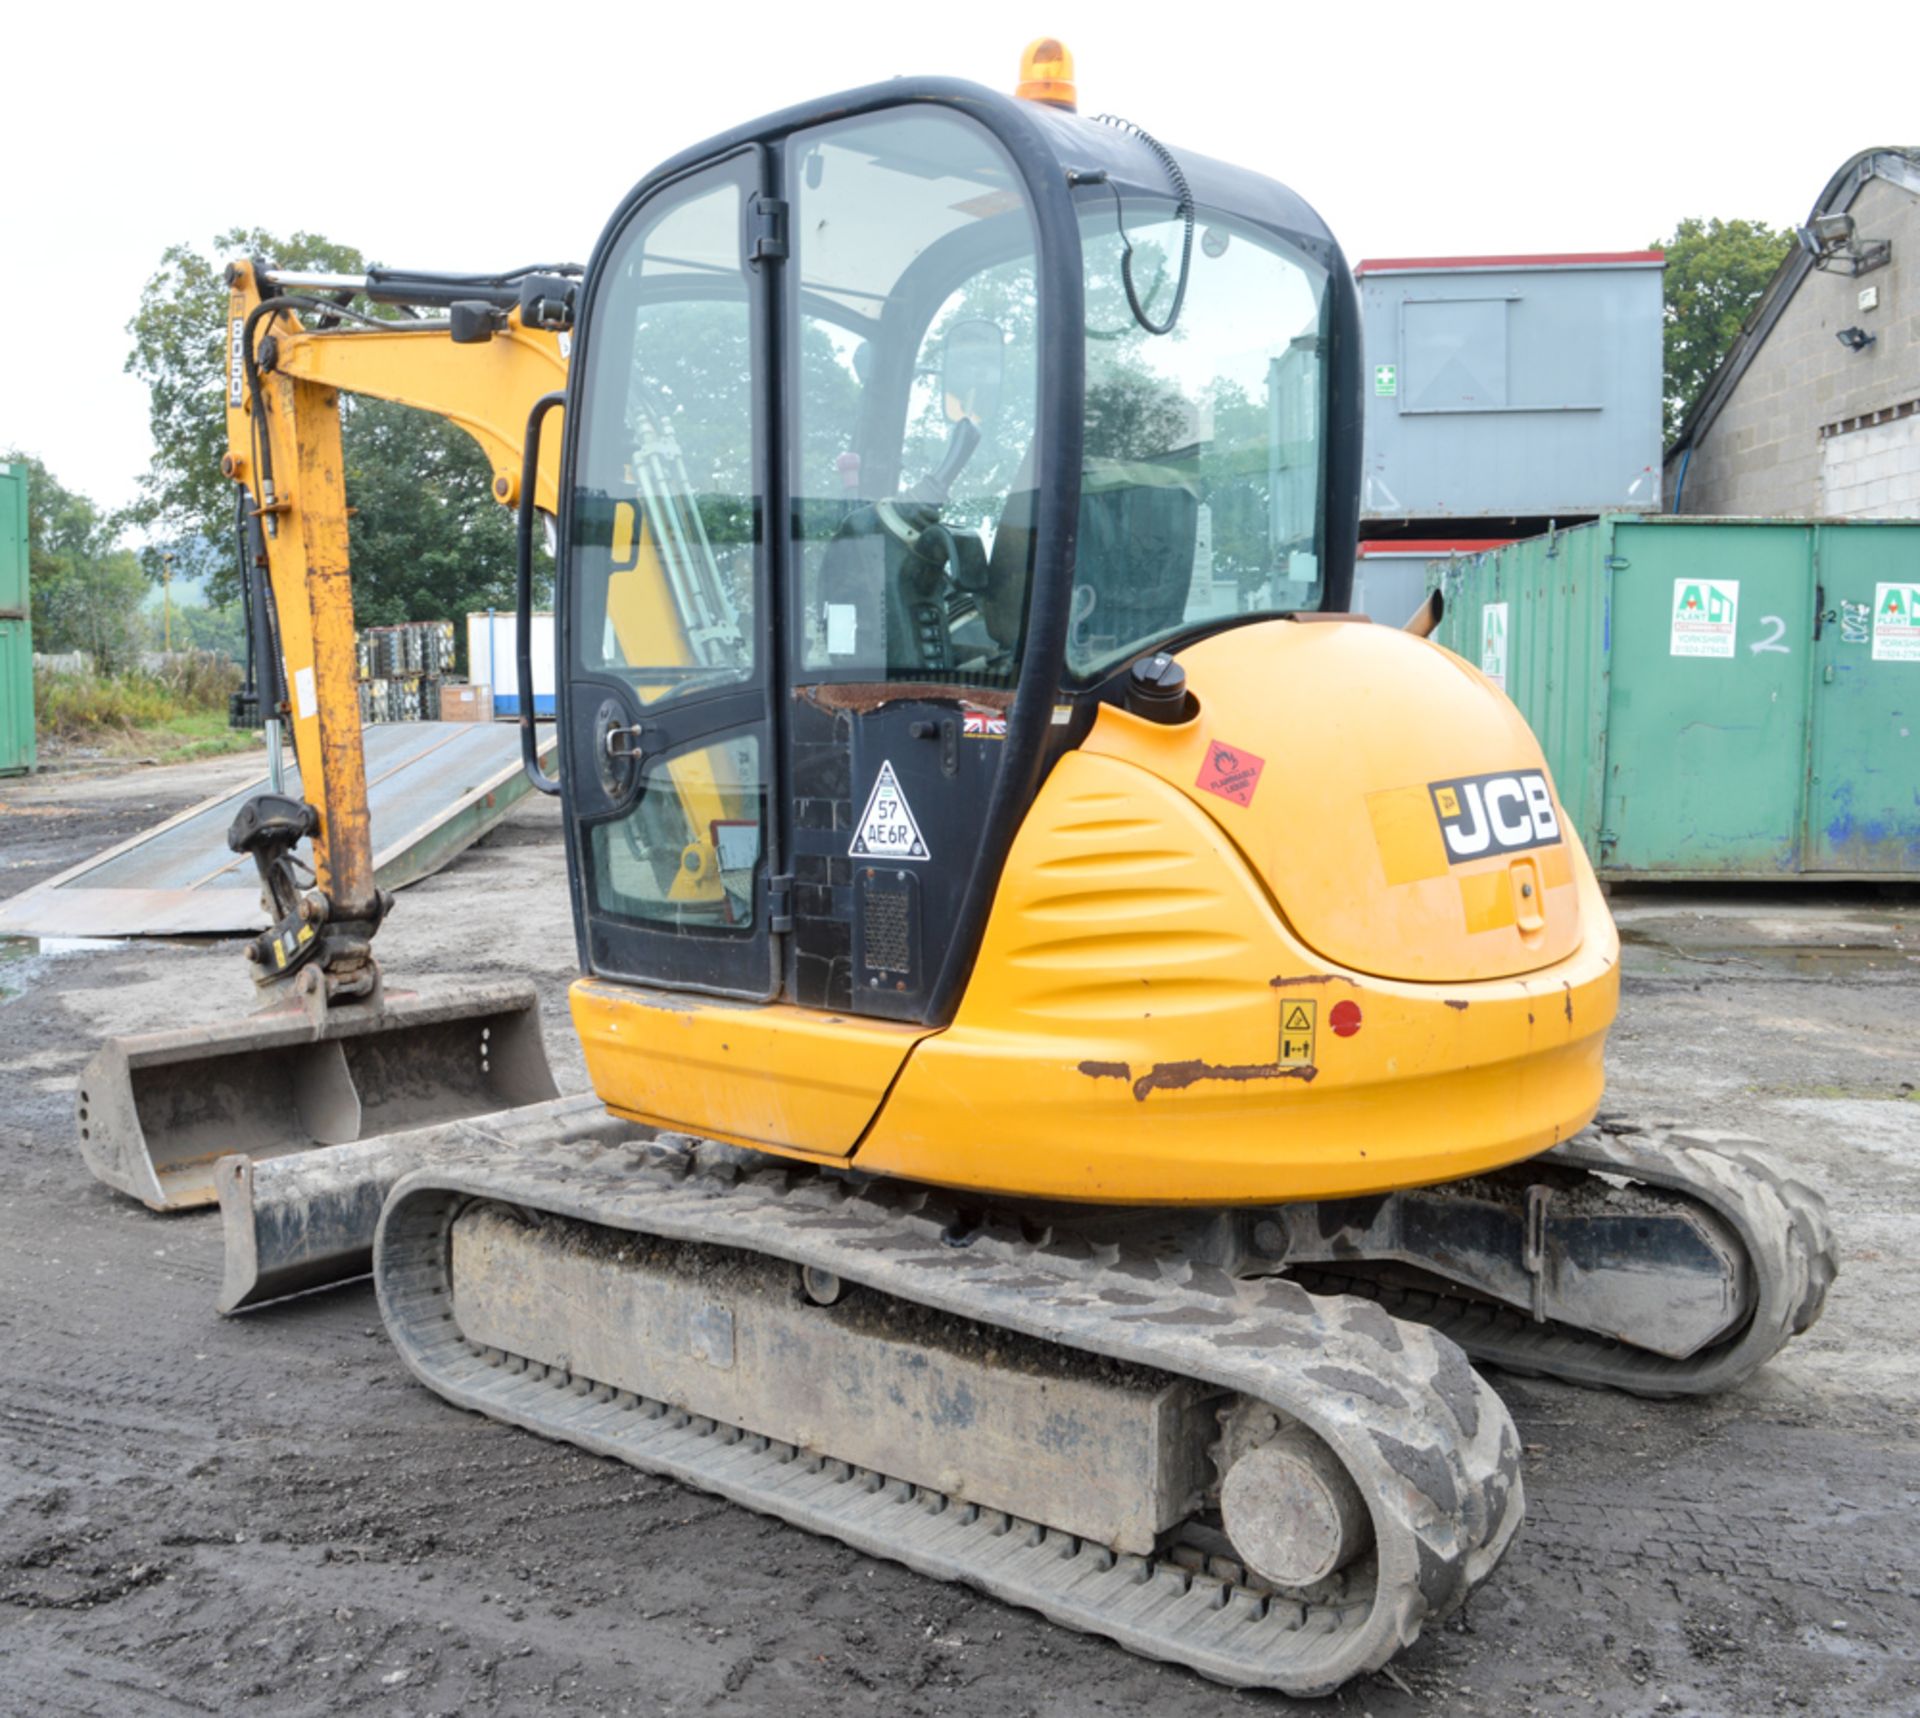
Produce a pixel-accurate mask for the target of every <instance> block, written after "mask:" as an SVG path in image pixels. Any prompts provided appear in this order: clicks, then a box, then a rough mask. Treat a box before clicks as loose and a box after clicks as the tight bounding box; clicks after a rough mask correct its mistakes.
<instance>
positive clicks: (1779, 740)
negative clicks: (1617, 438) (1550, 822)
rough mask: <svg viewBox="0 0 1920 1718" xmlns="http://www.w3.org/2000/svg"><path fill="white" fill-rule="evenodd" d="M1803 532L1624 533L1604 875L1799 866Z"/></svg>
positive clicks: (1682, 528) (1734, 528)
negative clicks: (1605, 873)
mask: <svg viewBox="0 0 1920 1718" xmlns="http://www.w3.org/2000/svg"><path fill="white" fill-rule="evenodd" d="M1810 542H1811V528H1810V527H1806V526H1799V525H1779V524H1754V525H1746V524H1740V525H1723V524H1698V525H1696V524H1692V523H1690V522H1684V521H1681V520H1660V521H1653V520H1649V521H1646V522H1644V523H1631V524H1630V523H1624V522H1623V523H1622V524H1621V525H1620V526H1619V528H1618V529H1617V530H1616V532H1615V534H1614V562H1613V569H1612V570H1613V575H1614V577H1613V587H1612V588H1613V613H1612V617H1611V627H1612V640H1611V651H1610V659H1611V664H1612V693H1611V698H1610V701H1609V721H1608V733H1607V765H1606V769H1607V781H1606V789H1607V792H1606V814H1605V819H1604V824H1603V827H1602V829H1601V835H1600V853H1599V854H1598V856H1597V857H1598V861H1599V864H1600V867H1601V869H1602V870H1604V871H1606V872H1608V873H1609V874H1611V875H1616V876H1621V875H1641V876H1657V875H1661V874H1666V875H1671V876H1713V875H1718V874H1724V875H1756V876H1766V875H1769V874H1781V875H1790V874H1792V873H1794V872H1796V871H1797V870H1798V869H1799V864H1800V828H1801V808H1802V804H1803V798H1804V790H1805V784H1806V770H1807V761H1806V759H1807V753H1806V721H1807V682H1808V678H1809V662H1808V655H1807V652H1808V650H1809V648H1810V641H1811V637H1812V631H1813V602H1812V596H1813V591H1812V585H1813V579H1812V573H1811V568H1810V565H1809V560H1810Z"/></svg>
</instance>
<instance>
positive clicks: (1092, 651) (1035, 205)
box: [560, 82, 1360, 1027]
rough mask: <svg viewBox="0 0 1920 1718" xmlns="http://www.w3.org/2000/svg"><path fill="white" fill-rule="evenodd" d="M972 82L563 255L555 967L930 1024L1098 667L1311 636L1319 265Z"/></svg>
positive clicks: (695, 177) (1332, 406)
mask: <svg viewBox="0 0 1920 1718" xmlns="http://www.w3.org/2000/svg"><path fill="white" fill-rule="evenodd" d="M981 93H982V92H978V91H973V90H969V89H966V88H965V87H964V86H955V85H950V84H944V83H939V82H928V83H918V84H908V85H888V86H886V87H885V89H884V90H883V91H877V92H873V94H872V95H871V96H870V97H869V98H867V99H865V100H861V99H858V98H856V100H855V101H854V102H852V103H833V104H830V105H829V104H823V105H822V107H821V109H820V110H818V111H808V110H799V111H795V112H791V113H788V114H786V115H782V116H780V117H779V118H777V119H776V120H774V121H772V122H770V123H769V125H767V126H765V127H762V128H758V129H756V131H755V132H754V133H753V135H751V136H741V137H738V138H731V139H727V140H722V142H721V143H720V144H718V145H717V146H715V147H714V148H713V149H712V150H711V151H710V152H705V153H704V154H703V157H702V158H700V159H695V160H687V159H683V160H681V161H679V162H676V163H673V164H671V165H670V166H669V167H667V168H666V169H663V171H662V172H661V173H660V174H659V175H656V176H655V177H654V178H653V179H651V180H650V181H649V182H648V183H647V184H645V185H643V186H642V187H641V188H640V190H639V191H638V192H637V193H636V195H635V196H634V198H633V199H632V200H631V201H630V203H629V204H628V205H627V207H626V208H625V209H623V210H622V211H621V213H620V214H619V215H618V216H617V217H616V219H615V221H614V222H613V224H612V226H611V227H610V229H609V231H608V234H607V237H606V238H605V239H604V240H603V242H602V244H601V247H600V249H599V252H598V254H597V255H596V257H595V260H594V263H593V265H592V267H591V269H590V271H589V276H588V280H587V283H586V286H585V288H584V290H583V293H582V302H581V306H580V310H579V323H580V325H579V328H578V331H577V335H576V342H577V344H576V351H575V358H574V380H573V393H572V395H571V396H570V404H571V407H572V409H571V410H570V412H569V414H568V422H567V428H566V436H567V442H566V451H565V456H564V468H565V471H566V472H567V474H568V475H567V488H568V494H567V497H566V511H565V522H564V527H563V531H562V556H563V562H564V567H565V577H564V584H565V602H564V612H565V619H564V623H563V629H562V639H561V647H560V648H561V652H562V655H563V658H564V663H565V669H564V677H563V678H564V686H565V693H564V706H565V708H564V715H563V720H564V722H565V724H566V731H567V739H568V745H567V747H566V757H567V766H566V768H567V791H568V798H569V810H570V814H571V815H570V819H569V829H570V833H571V836H572V840H573V849H574V857H575V862H576V863H575V877H576V882H575V889H576V899H577V905H578V908H579V915H580V928H581V945H582V946H581V955H582V964H583V967H584V968H585V970H587V971H589V972H592V973H594V974H596V975H599V976H602V977H605V978H608V979H612V980H617V981H624V982H633V983H640V984H647V985H657V986H660V987H662V988H665V989H670V990H673V989H682V988H684V989H689V990H695V991H701V992H706V993H710V994H714V995H723V996H728V997H733V998H737V999H740V1000H744V1001H753V1002H770V1001H774V1000H776V999H778V1000H784V1001H787V1002H790V1003H792V1004H794V1005H796V1006H799V1007H802V1008H809V1009H820V1010H829V1011H834V1012H838V1013H841V1014H852V1015H855V1016H859V1017H861V1018H863V1019H871V1020H885V1021H895V1022H903V1023H907V1024H909V1025H912V1026H918V1027H925V1026H928V1025H936V1024H939V1023H942V1022H943V1021H944V1020H945V1019H947V1018H948V1017H949V1016H950V1015H951V1013H952V1011H953V1008H954V1005H955V1002H956V1000H957V995H958V990H959V987H960V986H961V985H962V983H963V982H964V979H965V975H966V972H967V970H968V968H969V966H970V964H971V961H972V958H973V955H974V952H975V950H976V949H977V947H978V944H979V940H980V936H981V932H982V929H983V926H984V919H985V914H986V909H987V907H988V905H989V903H990V901H991V898H992V893H993V887H994V884H995V881H996V879H997V876H998V873H999V871H1000V869H1001V867H1002V865H1003V864H1004V862H1005V857H1006V853H1007V850H1008V846H1009V844H1010V841H1011V838H1012V835H1013V832H1014V830H1015V829H1016V828H1017V826H1018V824H1019V821H1020V817H1021V815H1022V813H1023V811H1024V809H1025V807H1026V805H1027V804H1028V803H1029V802H1030V800H1031V798H1032V796H1033V792H1034V789H1035V786H1036V785H1037V782H1038V780H1039V779H1040V777H1041V776H1042V775H1043V774H1044V772H1045V770H1046V768H1047V766H1048V765H1049V763H1050V762H1051V761H1053V760H1054V759H1055V758H1057V757H1058V756H1059V755H1060V753H1061V752H1062V751H1063V750H1064V749H1066V748H1067V747H1070V746H1071V745H1073V744H1075V743H1077V741H1078V740H1079V739H1080V738H1081V737H1083V735H1084V734H1085V732H1086V729H1087V726H1088V723H1089V721H1090V719H1091V716H1092V714H1093V711H1094V709H1095V707H1096V706H1097V705H1098V704H1099V703H1100V702H1101V700H1102V699H1103V698H1110V697H1112V696H1114V695H1115V688H1116V686H1117V685H1122V684H1123V683H1124V680H1125V677H1126V674H1127V671H1128V669H1129V668H1130V666H1131V665H1132V664H1133V663H1134V662H1136V661H1137V660H1139V659H1140V658H1142V657H1143V656H1147V657H1151V656H1152V655H1153V654H1154V652H1156V651H1157V650H1161V649H1165V648H1173V647H1177V645H1179V644H1180V643H1183V642H1187V641H1191V640H1193V639H1196V638H1198V637H1201V636H1203V635H1205V634H1206V633H1208V632H1210V631H1214V630H1218V629H1219V628H1221V627H1224V626H1235V625H1240V624H1243V623H1244V622H1246V621H1247V620H1249V619H1253V618H1257V617H1260V616H1263V615H1275V614H1284V613H1296V612H1299V611H1302V610H1319V609H1322V608H1340V607H1344V604H1345V597H1346V589H1347V579H1346V576H1345V573H1344V569H1345V568H1346V566H1347V565H1348V564H1349V561H1350V554H1349V552H1348V551H1349V550H1350V548H1351V543H1352V538H1353V532H1354V513H1355V502H1354V485H1355V480H1356V473H1357V469H1358V461H1357V447H1356V445H1355V443H1356V440H1357V435H1358V425H1359V421H1360V420H1359V414H1358V411H1357V409H1356V406H1355V403H1354V397H1353V396H1354V392H1355V371H1356V366H1357V353H1358V347H1357V343H1356V339H1355V334H1354V323H1353V316H1354V311H1353V302H1352V289H1351V285H1350V282H1349V280H1348V277H1347V275H1346V272H1345V270H1344V268H1343V267H1341V266H1340V264H1339V256H1338V252H1337V250H1336V249H1335V247H1334V245H1333V241H1332V239H1331V238H1330V237H1329V236H1328V235H1327V233H1326V232H1325V231H1324V229H1323V228H1322V227H1321V226H1320V224H1319V223H1318V221H1317V220H1315V219H1314V217H1313V216H1312V215H1311V213H1310V212H1309V211H1308V210H1307V209H1306V208H1305V207H1304V205H1302V204H1300V203H1298V202H1297V201H1295V200H1293V199H1292V198H1290V197H1288V196H1287V195H1286V194H1285V193H1283V192H1281V191H1280V190H1279V188H1278V187H1275V186H1271V185H1270V184H1268V182H1266V181H1264V180H1259V179H1256V178H1254V177H1252V176H1251V175H1244V174H1229V173H1228V172H1227V171H1226V170H1224V169H1217V168H1213V167H1212V166H1211V164H1205V163H1199V162H1193V163H1191V165H1190V172H1191V175H1192V177H1191V179H1190V180H1189V179H1188V178H1186V177H1184V176H1183V177H1181V178H1180V179H1179V180H1178V181H1177V182H1175V181H1174V180H1172V179H1170V177H1169V172H1168V168H1167V166H1166V165H1165V164H1164V163H1163V162H1162V161H1161V159H1160V158H1159V157H1158V156H1157V155H1156V154H1155V152H1154V149H1153V147H1152V146H1151V145H1150V144H1149V143H1147V142H1145V141H1143V140H1142V139H1141V138H1140V137H1138V136H1136V135H1133V134H1131V133H1129V132H1127V131H1125V130H1122V129H1117V128H1114V127H1112V126H1105V125H1094V124H1089V123H1086V122H1084V121H1081V120H1079V119H1077V118H1075V117H1073V116H1072V115H1070V114H1066V113H1060V112H1056V111H1055V110H1052V109H1048V108H1043V107H1036V106H1034V105H1033V104H1028V103H1016V102H1013V101H1007V100H1004V99H995V100H993V101H992V102H983V101H982V100H980V99H979V97H980V94H981ZM1175 171H1176V172H1179V169H1177V168H1176V169H1175ZM1163 321H1164V322H1165V324H1166V326H1165V327H1164V329H1163V328H1162V327H1161V324H1162V322H1163ZM1336 422H1337V423H1339V424H1340V425H1341V426H1342V428H1341V430H1340V432H1339V433H1338V434H1336V433H1335V432H1334V431H1333V430H1332V428H1331V425H1332V424H1334V423H1336ZM1336 569H1340V571H1336ZM1172 708H1173V709H1174V711H1175V712H1177V711H1178V710H1179V708H1180V702H1179V700H1178V699H1177V698H1176V699H1175V700H1174V701H1173V705H1172Z"/></svg>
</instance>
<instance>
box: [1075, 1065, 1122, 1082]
mask: <svg viewBox="0 0 1920 1718" xmlns="http://www.w3.org/2000/svg"><path fill="white" fill-rule="evenodd" d="M1080 1072H1081V1073H1083V1074H1085V1075H1086V1076H1087V1078H1088V1079H1090V1080H1130V1079H1132V1078H1133V1069H1132V1068H1130V1067H1129V1066H1128V1065H1127V1064H1126V1063H1125V1062H1082V1063H1081V1064H1080Z"/></svg>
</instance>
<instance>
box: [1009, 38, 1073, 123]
mask: <svg viewBox="0 0 1920 1718" xmlns="http://www.w3.org/2000/svg"><path fill="white" fill-rule="evenodd" d="M1014 94H1015V95H1017V96H1019V98H1020V99H1021V100H1022V101H1044V102H1047V103H1049V104H1050V105H1052V106H1054V107H1064V108H1066V109H1068V110H1069V111H1070V112H1071V111H1077V110H1078V108H1079V106H1080V93H1079V91H1078V90H1076V89H1075V88H1074V87H1073V55H1072V54H1070V53H1068V52H1067V45H1066V43H1064V42H1063V41H1061V40H1060V39H1059V37H1057V36H1042V37H1040V38H1039V40H1037V41H1033V42H1029V43H1028V44H1027V48H1026V52H1025V53H1023V54H1022V55H1021V56H1020V87H1019V88H1018V89H1017V90H1015V91H1014Z"/></svg>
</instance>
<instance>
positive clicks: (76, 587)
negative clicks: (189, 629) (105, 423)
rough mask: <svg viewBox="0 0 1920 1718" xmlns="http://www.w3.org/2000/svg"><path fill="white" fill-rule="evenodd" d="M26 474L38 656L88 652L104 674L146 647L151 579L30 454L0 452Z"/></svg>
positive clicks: (114, 534) (103, 517)
mask: <svg viewBox="0 0 1920 1718" xmlns="http://www.w3.org/2000/svg"><path fill="white" fill-rule="evenodd" d="M0 463H5V464H18V465H24V466H25V467H26V468H27V576H28V581H29V583H30V585H31V587H32V604H33V608H32V620H33V642H34V648H35V649H36V650H40V651H45V652H47V653H49V654H55V655H57V654H60V653H62V652H65V651H69V650H84V651H86V652H88V653H89V654H90V655H91V656H92V657H93V659H94V662H95V664H96V665H97V666H98V667H99V669H100V670H101V672H103V673H108V674H110V673H112V672H114V671H115V670H116V669H118V668H120V667H123V666H125V665H127V664H128V663H130V662H131V661H132V660H133V658H134V656H135V655H136V654H137V653H138V652H139V651H140V650H141V649H142V648H143V647H144V646H145V644H146V626H145V622H144V620H143V619H142V617H141V614H140V599H141V597H142V596H143V595H145V594H146V588H147V587H146V579H145V578H144V577H143V576H142V574H141V571H140V564H139V562H138V561H137V560H136V558H135V557H134V555H133V554H132V552H131V551H129V550H127V549H123V548H121V547H120V546H119V541H118V526H117V522H116V521H115V520H113V519H112V518H110V517H109V516H108V515H107V514H105V513H103V512H102V511H101V510H100V509H99V508H98V507H97V506H95V504H94V503H93V502H92V501H90V500H88V498H87V497H86V496H84V495H81V494H79V493H78V492H77V491H75V490H71V489H68V488H67V487H66V485H65V484H63V483H61V482H60V480H59V479H58V478H56V477H55V476H54V475H53V473H52V472H50V471H49V470H48V469H47V468H46V466H45V465H44V464H42V463H41V461H40V460H38V459H36V458H35V457H34V456H33V455H32V454H28V453H22V452H19V451H18V450H15V451H12V452H8V453H0Z"/></svg>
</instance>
